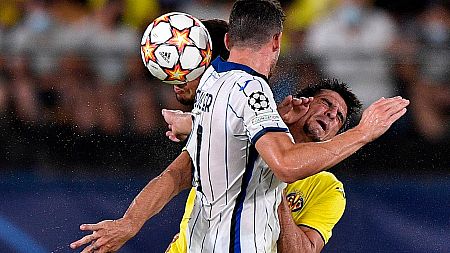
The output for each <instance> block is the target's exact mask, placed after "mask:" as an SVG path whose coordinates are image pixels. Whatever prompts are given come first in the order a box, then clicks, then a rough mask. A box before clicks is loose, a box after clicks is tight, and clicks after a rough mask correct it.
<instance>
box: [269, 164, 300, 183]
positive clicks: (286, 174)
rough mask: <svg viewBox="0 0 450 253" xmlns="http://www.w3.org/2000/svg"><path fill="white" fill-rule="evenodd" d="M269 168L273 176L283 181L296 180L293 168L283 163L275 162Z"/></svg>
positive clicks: (291, 181)
mask: <svg viewBox="0 0 450 253" xmlns="http://www.w3.org/2000/svg"><path fill="white" fill-rule="evenodd" d="M271 168H272V171H273V173H274V174H275V176H276V177H277V178H278V179H279V180H281V181H283V182H285V183H288V184H291V183H294V182H295V181H297V180H298V179H297V177H296V176H295V173H293V169H292V168H289V167H288V166H286V165H284V164H276V165H274V166H273V167H271Z"/></svg>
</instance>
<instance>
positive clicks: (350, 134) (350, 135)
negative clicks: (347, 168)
mask: <svg viewBox="0 0 450 253" xmlns="http://www.w3.org/2000/svg"><path fill="white" fill-rule="evenodd" d="M270 134H272V133H268V134H266V135H270ZM287 138H288V137H287V136H282V135H281V134H277V133H273V136H272V137H269V138H264V139H263V138H261V140H259V141H258V142H257V149H258V151H259V152H260V154H261V155H262V157H263V158H264V160H266V162H267V163H268V165H269V167H270V168H272V170H273V171H274V173H275V175H276V176H277V177H278V178H279V179H280V180H282V181H284V182H287V183H292V182H294V181H297V180H300V179H304V178H306V177H308V176H311V175H313V174H316V173H317V172H320V171H322V170H325V169H328V168H330V167H332V166H334V165H336V164H338V163H339V162H341V161H342V160H344V159H345V158H347V157H349V156H350V155H351V154H353V153H354V152H356V151H357V150H358V149H360V148H361V147H362V146H364V145H365V144H366V143H367V141H366V138H365V136H364V134H362V133H361V132H360V131H359V130H357V129H352V130H349V131H347V132H345V133H344V134H341V135H338V136H336V137H335V138H333V139H332V140H330V141H326V142H309V143H299V144H293V143H292V142H291V143H290V144H289V145H286V142H289V141H287V140H286V139H287ZM268 146H272V147H283V148H271V149H267V148H265V147H268ZM266 158H267V159H266Z"/></svg>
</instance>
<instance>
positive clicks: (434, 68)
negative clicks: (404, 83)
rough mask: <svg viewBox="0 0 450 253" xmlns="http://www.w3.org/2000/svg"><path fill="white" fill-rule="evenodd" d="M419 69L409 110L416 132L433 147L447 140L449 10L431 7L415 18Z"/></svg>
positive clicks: (449, 122)
mask: <svg viewBox="0 0 450 253" xmlns="http://www.w3.org/2000/svg"><path fill="white" fill-rule="evenodd" d="M418 21H419V26H418V28H419V29H418V32H419V36H418V38H417V39H418V48H417V49H418V50H417V57H418V58H417V60H418V66H417V67H418V69H417V76H416V80H415V82H414V83H411V85H410V87H409V89H410V93H411V100H412V101H414V103H411V109H412V113H413V116H414V122H415V125H416V127H417V130H418V132H419V133H420V134H421V135H422V136H423V137H424V138H426V139H427V140H428V141H430V142H433V143H436V142H442V141H449V140H450V9H449V2H448V1H447V2H446V4H444V3H443V2H438V3H433V4H431V5H430V6H428V8H426V9H425V11H424V12H423V13H422V14H421V15H420V16H419V18H418Z"/></svg>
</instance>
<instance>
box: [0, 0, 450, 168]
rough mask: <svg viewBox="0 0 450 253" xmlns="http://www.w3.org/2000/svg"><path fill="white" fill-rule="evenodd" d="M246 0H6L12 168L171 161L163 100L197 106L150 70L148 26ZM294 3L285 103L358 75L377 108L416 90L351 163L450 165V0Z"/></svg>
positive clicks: (6, 116) (289, 2)
mask: <svg viewBox="0 0 450 253" xmlns="http://www.w3.org/2000/svg"><path fill="white" fill-rule="evenodd" d="M232 3H233V1H231V0H3V1H1V3H0V10H1V11H0V119H1V120H0V143H1V144H0V166H4V167H5V166H6V167H17V166H31V167H33V166H39V167H48V168H62V167H64V168H66V167H67V168H72V169H73V168H78V167H84V168H110V169H111V168H116V167H117V168H119V167H120V168H126V169H128V168H132V169H135V168H137V169H138V170H140V169H142V168H149V167H152V168H154V169H155V170H159V169H161V167H162V166H165V165H166V164H167V163H168V162H169V161H170V159H172V158H173V156H174V155H175V154H176V153H177V152H178V151H179V150H180V148H181V146H180V145H175V144H171V143H169V141H168V140H166V138H165V136H164V129H165V127H166V126H165V124H164V122H163V119H162V117H161V116H160V110H161V108H171V109H181V110H186V109H187V108H185V107H183V106H181V105H179V104H178V103H177V102H176V100H175V97H174V95H173V92H172V87H170V86H168V85H163V84H161V82H160V81H158V80H155V79H154V78H152V77H151V75H150V74H149V72H148V71H147V70H146V69H145V67H144V65H143V64H142V61H141V58H140V52H139V42H140V39H141V36H142V33H143V31H144V30H145V27H146V26H147V25H148V24H149V23H150V22H151V21H152V20H153V19H154V18H156V17H157V16H159V15H161V14H163V13H166V12H171V11H182V12H186V13H190V14H192V15H194V16H196V17H198V18H203V19H208V18H221V19H224V20H227V17H228V14H229V12H230V8H231V6H232ZM281 3H282V5H283V8H284V10H285V12H286V14H287V19H286V23H285V28H284V33H283V40H284V42H283V43H284V44H283V49H282V55H281V59H280V62H279V64H278V68H277V72H276V73H275V74H274V76H273V77H272V78H271V85H272V87H273V89H274V93H275V96H276V100H277V101H280V100H281V99H282V98H283V97H284V96H285V95H288V94H292V93H295V92H296V90H298V89H299V88H302V87H304V86H306V85H308V84H310V83H313V82H315V81H316V80H318V79H319V78H324V77H330V78H339V79H340V80H341V81H344V82H347V83H348V84H349V85H350V87H351V88H352V89H353V91H355V93H356V94H357V95H358V96H359V97H360V99H361V100H362V101H363V103H364V105H365V106H367V105H369V104H370V103H372V102H373V101H375V100H376V99H378V98H379V97H382V96H384V97H388V96H395V95H402V96H404V97H406V98H409V99H410V100H411V106H410V108H409V112H408V114H407V116H406V117H405V119H404V120H402V121H400V122H399V123H398V124H397V125H396V126H395V127H394V128H393V131H391V132H390V133H388V134H387V135H386V136H385V137H383V138H382V139H381V140H380V141H379V142H377V143H375V144H373V145H372V146H369V147H368V148H367V149H366V150H365V151H362V154H361V155H360V156H359V157H356V158H354V160H353V161H351V162H354V163H355V164H356V165H354V166H355V167H358V166H361V165H363V164H364V165H367V163H370V164H371V165H373V166H387V167H395V166H400V165H401V163H402V161H398V159H397V161H396V162H394V163H392V164H384V163H381V162H379V161H380V160H383V159H384V160H383V161H385V160H386V159H392V160H395V157H398V156H399V154H398V153H400V155H404V157H407V159H408V166H414V165H416V166H417V168H418V169H422V168H421V167H426V166H428V167H430V166H429V164H432V166H431V167H433V168H423V169H438V170H442V169H445V168H443V167H448V160H449V158H448V148H447V146H448V144H450V126H449V119H450V118H449V117H450V83H449V80H450V75H449V73H450V4H449V1H448V0H426V1H420V0H412V1H411V0H409V1H408V0H399V1H388V0H284V1H281ZM262 25H264V24H262ZM387 147H388V148H387ZM386 148H387V149H388V150H389V151H390V153H388V152H386V151H384V152H385V153H386V154H385V157H383V158H382V159H379V157H378V158H377V155H376V153H377V152H378V153H380V152H383V150H386ZM377 161H378V163H377ZM403 162H405V161H403ZM386 169H389V168H386ZM399 169H401V168H399Z"/></svg>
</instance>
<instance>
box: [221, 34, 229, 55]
mask: <svg viewBox="0 0 450 253" xmlns="http://www.w3.org/2000/svg"><path fill="white" fill-rule="evenodd" d="M223 41H224V43H225V47H226V48H227V50H228V51H230V36H229V35H228V33H225V37H224V38H223Z"/></svg>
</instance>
